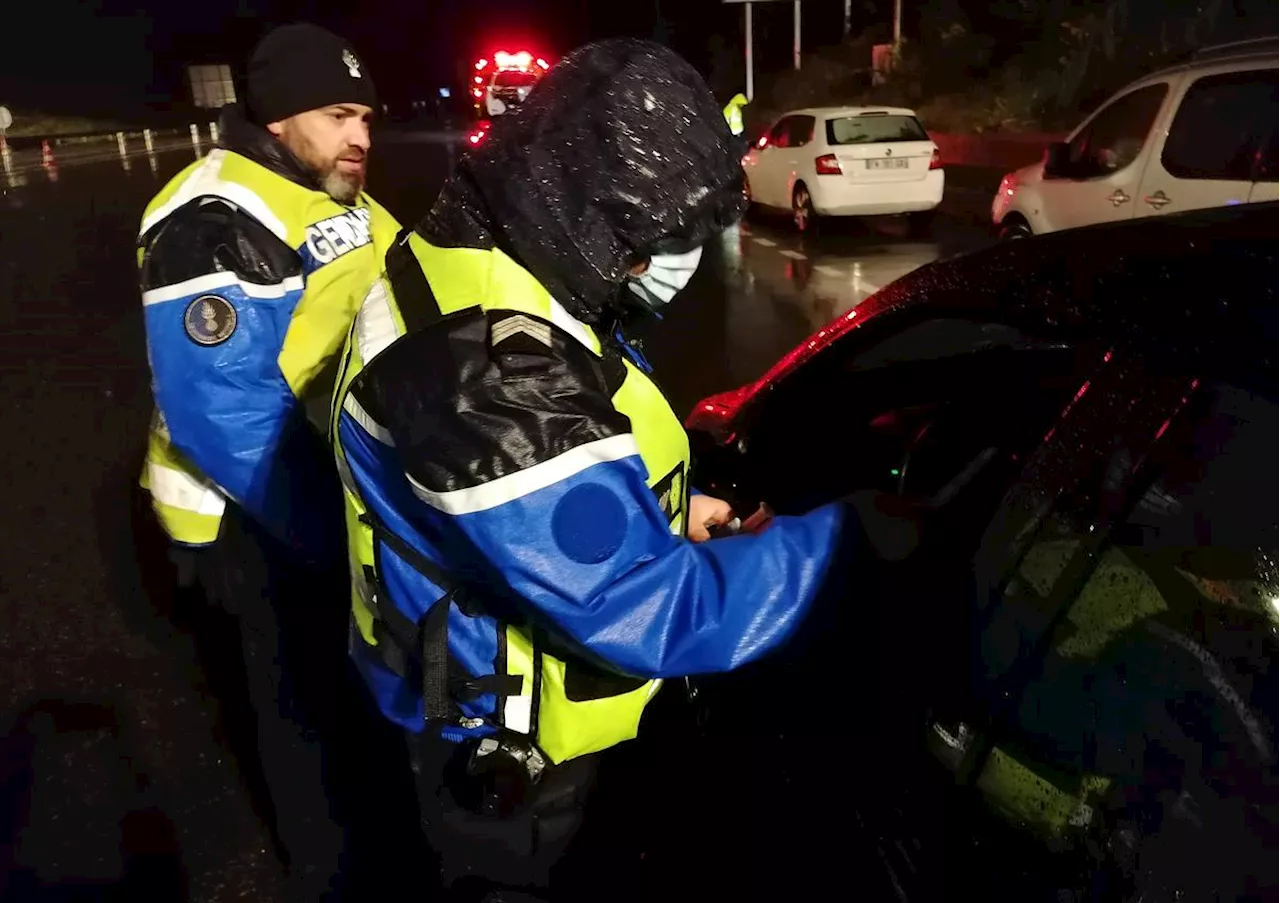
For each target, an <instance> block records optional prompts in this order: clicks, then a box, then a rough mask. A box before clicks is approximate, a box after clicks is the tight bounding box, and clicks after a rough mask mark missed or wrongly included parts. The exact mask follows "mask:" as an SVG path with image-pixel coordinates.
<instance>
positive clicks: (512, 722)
mask: <svg viewBox="0 0 1280 903" xmlns="http://www.w3.org/2000/svg"><path fill="white" fill-rule="evenodd" d="M526 682H527V681H526ZM502 722H503V724H504V725H506V727H507V728H508V729H509V730H513V731H518V732H520V733H522V734H527V733H529V727H530V725H531V724H532V722H533V693H532V692H530V693H525V694H523V695H521V696H508V697H507V701H506V703H505V704H504V705H503V706H502Z"/></svg>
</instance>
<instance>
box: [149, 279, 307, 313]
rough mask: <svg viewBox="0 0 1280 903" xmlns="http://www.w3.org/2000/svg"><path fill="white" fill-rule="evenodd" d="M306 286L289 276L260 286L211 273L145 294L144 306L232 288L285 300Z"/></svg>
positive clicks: (270, 298)
mask: <svg viewBox="0 0 1280 903" xmlns="http://www.w3.org/2000/svg"><path fill="white" fill-rule="evenodd" d="M305 285H306V283H305V281H304V280H303V278H302V277H301V276H289V277H288V278H286V279H285V280H284V281H282V282H277V283H275V284H274V285H259V284H257V283H253V282H244V281H242V280H241V279H240V278H239V277H237V276H236V274H235V273H210V274H208V275H207V276H197V277H195V278H194V279H187V280H186V281H184V282H175V283H174V284H173V285H165V286H161V287H160V288H153V289H151V290H150V291H146V292H143V293H142V304H143V306H144V307H145V306H147V305H149V304H159V303H161V302H162V301H173V300H175V299H177V298H185V297H187V296H188V295H195V294H198V293H200V292H215V291H217V290H218V289H220V288H230V287H231V286H236V287H238V288H239V289H240V291H242V292H244V294H245V295H246V296H248V297H250V298H262V299H264V300H275V299H278V298H283V297H284V296H285V295H287V294H288V293H289V292H300V291H302V289H303V287H304V286H305Z"/></svg>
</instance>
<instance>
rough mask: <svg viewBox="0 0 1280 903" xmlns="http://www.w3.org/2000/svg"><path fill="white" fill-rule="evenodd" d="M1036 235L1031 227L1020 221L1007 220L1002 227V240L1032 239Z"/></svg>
mask: <svg viewBox="0 0 1280 903" xmlns="http://www.w3.org/2000/svg"><path fill="white" fill-rule="evenodd" d="M1033 234H1034V233H1032V231H1031V227H1030V226H1028V225H1027V224H1026V223H1025V222H1024V221H1022V220H1020V219H1012V220H1006V221H1005V222H1004V223H1002V224H1001V225H1000V240H1001V241H1013V240H1014V239H1015V238H1030V237H1031V236H1032V235H1033Z"/></svg>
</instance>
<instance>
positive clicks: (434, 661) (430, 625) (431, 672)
mask: <svg viewBox="0 0 1280 903" xmlns="http://www.w3.org/2000/svg"><path fill="white" fill-rule="evenodd" d="M452 602H453V593H452V592H450V593H448V594H446V595H445V596H444V597H443V598H441V599H437V600H436V602H435V604H433V605H432V606H431V607H430V608H428V609H427V616H426V618H424V619H423V622H422V650H421V655H422V709H423V711H422V713H423V716H424V717H425V718H426V719H427V721H428V722H430V721H439V722H441V723H442V724H443V723H446V722H456V721H457V720H458V716H459V715H460V714H461V713H460V712H459V711H458V707H457V706H456V705H454V703H453V697H452V696H451V695H450V693H449V609H450V608H452V607H453V606H452Z"/></svg>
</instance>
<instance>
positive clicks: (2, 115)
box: [0, 107, 13, 132]
mask: <svg viewBox="0 0 1280 903" xmlns="http://www.w3.org/2000/svg"><path fill="white" fill-rule="evenodd" d="M11 125H13V114H12V113H10V112H9V108H8V107H0V132H4V131H8V129H9V126H11Z"/></svg>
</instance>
